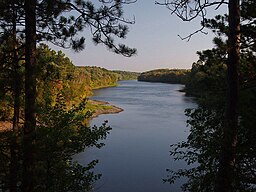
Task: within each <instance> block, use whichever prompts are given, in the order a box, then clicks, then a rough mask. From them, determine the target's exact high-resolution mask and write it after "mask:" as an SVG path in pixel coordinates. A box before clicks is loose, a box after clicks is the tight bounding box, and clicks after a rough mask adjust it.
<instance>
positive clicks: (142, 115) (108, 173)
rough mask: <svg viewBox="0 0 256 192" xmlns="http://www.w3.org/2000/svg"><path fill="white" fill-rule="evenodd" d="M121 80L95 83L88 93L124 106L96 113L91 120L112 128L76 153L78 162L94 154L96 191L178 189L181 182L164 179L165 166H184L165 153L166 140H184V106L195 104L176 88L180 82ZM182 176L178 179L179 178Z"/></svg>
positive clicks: (167, 145) (87, 159) (122, 191)
mask: <svg viewBox="0 0 256 192" xmlns="http://www.w3.org/2000/svg"><path fill="white" fill-rule="evenodd" d="M119 83H120V86H118V87H112V88H106V89H100V90H96V91H95V92H94V94H95V96H93V99H95V100H101V101H107V102H110V103H111V104H114V105H116V106H118V107H121V108H123V109H124V111H123V112H121V113H119V114H111V115H101V116H100V117H98V118H96V119H94V120H93V122H92V124H96V125H100V124H101V123H102V122H103V121H104V120H108V121H109V125H110V126H111V127H112V128H113V129H112V131H111V133H110V135H108V138H107V140H106V141H105V144H106V146H105V147H103V148H102V149H99V150H98V149H89V150H87V151H85V152H84V153H81V154H79V155H78V156H76V159H77V160H79V161H80V162H84V163H88V161H90V160H92V159H99V160H100V162H99V164H98V165H97V168H96V170H95V171H96V172H97V173H102V174H103V176H102V178H101V179H100V181H98V182H97V183H96V191H97V192H146V191H147V192H156V191H158V192H170V191H174V192H176V191H180V183H176V184H175V185H169V184H168V183H165V184H163V181H162V179H164V178H166V176H167V172H166V169H167V168H170V169H174V170H175V169H178V168H181V167H184V166H185V164H184V163H183V162H180V161H179V162H174V161H173V159H172V157H170V155H169V151H170V147H169V146H170V144H174V143H176V142H178V141H182V140H185V139H186V137H187V136H188V134H189V132H188V131H189V129H188V128H187V127H186V119H187V118H186V116H185V115H184V110H185V109H186V108H194V107H196V103H195V102H194V101H193V98H191V97H186V96H185V95H184V93H182V92H179V91H178V90H180V89H182V88H183V85H173V84H163V83H148V82H138V81H121V82H119ZM181 182H182V181H181Z"/></svg>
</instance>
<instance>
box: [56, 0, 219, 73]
mask: <svg viewBox="0 0 256 192" xmlns="http://www.w3.org/2000/svg"><path fill="white" fill-rule="evenodd" d="M159 1H162V2H163V1H164V0H159ZM213 14H217V13H213V12H210V13H209V16H213ZM124 17H125V18H127V19H130V20H133V18H135V24H133V25H129V33H128V34H127V38H126V39H124V40H121V41H120V42H121V43H124V44H126V45H128V46H130V47H132V48H136V49H137V51H138V53H137V55H135V56H133V57H130V58H126V57H124V56H121V55H117V54H115V53H113V52H110V51H109V50H107V48H106V47H105V46H103V45H97V46H96V45H94V43H93V42H92V40H91V38H90V37H91V36H89V35H88V34H86V32H84V34H82V35H85V36H86V46H85V49H84V50H83V51H81V52H79V53H75V52H74V51H72V50H63V49H62V51H63V52H64V53H65V54H66V55H67V56H68V57H69V58H70V59H71V60H72V62H73V64H74V65H77V66H98V67H103V68H106V69H109V70H125V71H136V72H144V71H148V70H153V69H160V68H170V69H172V68H179V69H190V68H191V66H192V63H193V62H195V61H197V59H198V57H197V54H196V52H197V51H201V50H204V49H209V48H212V47H213V44H212V39H213V37H214V34H212V33H211V31H207V32H208V34H207V35H204V34H202V33H198V34H196V35H194V36H193V37H192V38H191V39H190V41H186V40H181V39H180V37H179V36H178V35H180V36H183V37H184V36H187V35H189V34H190V33H192V32H194V31H195V30H197V29H199V28H200V20H195V21H193V22H183V21H181V20H180V19H179V18H178V17H177V16H175V15H171V14H170V11H169V10H168V9H166V8H165V7H163V6H159V5H155V0H138V1H137V2H136V3H134V4H129V5H126V6H125V7H124ZM118 41H119V40H118ZM54 49H59V48H54Z"/></svg>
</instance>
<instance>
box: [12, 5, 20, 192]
mask: <svg viewBox="0 0 256 192" xmlns="http://www.w3.org/2000/svg"><path fill="white" fill-rule="evenodd" d="M12 12H13V16H12V17H13V18H12V25H13V26H12V28H13V29H12V43H13V45H12V49H13V65H14V75H13V79H14V115H13V122H12V123H13V131H12V132H13V134H12V137H11V141H10V142H11V145H10V148H11V149H10V151H11V162H10V192H16V191H17V175H18V174H17V170H18V159H17V132H18V129H19V118H20V117H19V114H20V93H21V85H20V83H21V77H20V73H19V58H18V51H17V40H16V18H17V14H16V8H15V4H14V3H13V4H12Z"/></svg>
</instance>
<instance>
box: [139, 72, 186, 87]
mask: <svg viewBox="0 0 256 192" xmlns="http://www.w3.org/2000/svg"><path fill="white" fill-rule="evenodd" d="M189 71H190V70H187V69H156V70H152V71H147V72H143V73H141V74H140V75H139V76H138V80H139V81H148V82H161V83H174V84H176V83H178V84H184V83H185V82H186V76H187V75H188V73H189Z"/></svg>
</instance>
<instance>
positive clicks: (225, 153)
mask: <svg viewBox="0 0 256 192" xmlns="http://www.w3.org/2000/svg"><path fill="white" fill-rule="evenodd" d="M228 43H229V44H228V63H227V64H228V69H227V98H226V119H225V125H224V129H223V145H222V151H221V154H220V164H219V170H218V175H217V181H216V188H215V191H216V192H231V191H235V189H234V178H235V175H234V168H235V163H236V162H235V161H236V145H237V129H238V66H239V60H240V6H239V0H229V35H228Z"/></svg>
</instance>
